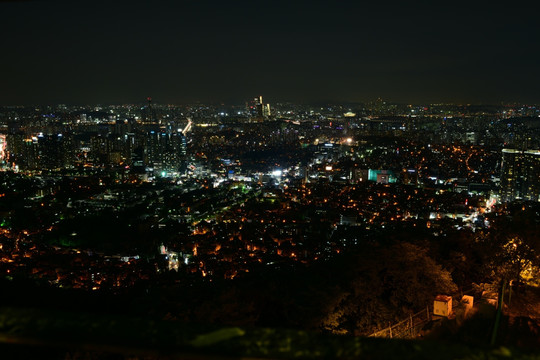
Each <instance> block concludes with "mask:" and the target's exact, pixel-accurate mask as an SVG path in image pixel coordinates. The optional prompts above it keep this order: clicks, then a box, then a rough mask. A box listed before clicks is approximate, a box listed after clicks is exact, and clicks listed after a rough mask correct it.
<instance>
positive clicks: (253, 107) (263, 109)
mask: <svg viewBox="0 0 540 360" xmlns="http://www.w3.org/2000/svg"><path fill="white" fill-rule="evenodd" d="M246 105H247V107H248V109H247V110H248V112H249V114H250V115H251V117H252V118H253V119H255V120H256V121H263V119H265V118H268V117H269V116H270V115H271V113H270V104H265V103H263V98H262V96H256V97H255V98H253V100H252V101H251V102H250V103H248V104H246Z"/></svg>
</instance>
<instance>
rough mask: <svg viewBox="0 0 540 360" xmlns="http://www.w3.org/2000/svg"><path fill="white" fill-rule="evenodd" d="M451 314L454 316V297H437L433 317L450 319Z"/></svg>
mask: <svg viewBox="0 0 540 360" xmlns="http://www.w3.org/2000/svg"><path fill="white" fill-rule="evenodd" d="M450 314H452V297H451V296H448V295H437V297H436V298H435V301H434V302H433V315H438V316H446V317H448V316H449V315H450Z"/></svg>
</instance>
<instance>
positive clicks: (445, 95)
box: [0, 0, 540, 105]
mask: <svg viewBox="0 0 540 360" xmlns="http://www.w3.org/2000/svg"><path fill="white" fill-rule="evenodd" d="M471 2H472V1H471ZM460 4H461V5H460ZM510 5H511V7H510ZM539 23H540V22H539V21H538V11H537V10H536V9H531V8H527V7H526V6H525V2H523V3H520V2H519V1H518V2H516V1H514V2H507V3H506V5H504V4H497V3H494V2H488V1H481V2H480V1H477V2H475V3H474V5H471V4H467V3H465V2H463V3H458V2H451V1H446V2H441V1H435V0H434V1H416V2H413V1H401V2H397V1H393V2H388V1H373V2H372V3H371V4H370V5H368V3H367V2H364V1H360V0H358V1H338V0H334V1H326V2H322V1H315V0H311V1H307V0H306V1H304V0H297V1H295V0H290V1H255V0H254V1H234V0H221V1H205V0H197V1H195V0H193V1H157V0H156V1H139V0H134V1H102V2H101V1H11V2H9V1H7V2H6V1H2V2H0V34H1V37H2V51H1V53H0V66H1V69H2V72H1V82H0V104H3V105H17V104H34V103H37V104H48V103H50V104H54V103H77V104H92V103H138V102H142V101H144V99H145V98H146V97H147V96H152V97H153V98H154V99H155V101H156V102H159V103H178V104H181V103H186V102H192V101H202V102H220V101H225V102H234V103H241V102H242V101H243V100H245V99H248V98H251V97H252V96H253V95H257V94H261V95H263V96H264V97H265V100H268V101H280V100H289V101H293V102H311V101H354V102H357V101H370V100H373V99H376V98H377V97H382V98H384V99H387V100H389V101H393V102H413V103H434V102H469V103H498V102H500V101H515V102H524V103H533V102H535V103H538V102H540V101H539V100H540V84H539V83H540V81H539V80H540V41H539V40H540V39H539V34H540V31H539V30H540V25H539Z"/></svg>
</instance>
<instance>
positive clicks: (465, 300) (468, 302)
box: [461, 295, 474, 317]
mask: <svg viewBox="0 0 540 360" xmlns="http://www.w3.org/2000/svg"><path fill="white" fill-rule="evenodd" d="M461 304H462V305H463V306H464V307H465V317H467V315H468V314H469V312H470V311H471V310H472V308H473V306H474V297H472V296H470V295H463V297H462V298H461Z"/></svg>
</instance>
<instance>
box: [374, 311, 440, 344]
mask: <svg viewBox="0 0 540 360" xmlns="http://www.w3.org/2000/svg"><path fill="white" fill-rule="evenodd" d="M430 320H431V312H430V311H429V306H426V309H425V310H422V311H420V312H417V313H416V314H411V315H409V317H408V318H406V319H404V320H401V321H400V322H398V323H396V324H394V325H390V326H388V327H387V328H385V329H382V330H380V331H377V332H375V333H373V334H371V335H369V337H384V338H402V339H411V338H415V337H418V335H419V334H420V330H421V329H422V327H423V326H424V325H425V324H427V323H428V322H429V321H430Z"/></svg>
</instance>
